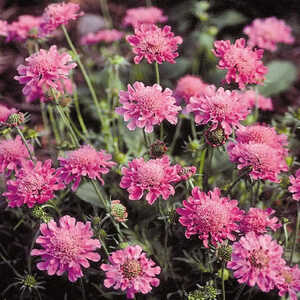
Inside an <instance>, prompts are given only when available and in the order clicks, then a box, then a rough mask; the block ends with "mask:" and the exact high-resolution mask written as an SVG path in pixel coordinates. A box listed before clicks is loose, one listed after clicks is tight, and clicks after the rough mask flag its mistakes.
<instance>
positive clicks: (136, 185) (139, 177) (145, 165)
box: [120, 155, 181, 205]
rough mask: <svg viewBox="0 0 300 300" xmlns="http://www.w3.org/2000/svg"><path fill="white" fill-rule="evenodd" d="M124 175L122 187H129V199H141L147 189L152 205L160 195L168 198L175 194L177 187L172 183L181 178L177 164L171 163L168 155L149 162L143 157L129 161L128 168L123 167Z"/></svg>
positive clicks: (147, 196)
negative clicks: (172, 164)
mask: <svg viewBox="0 0 300 300" xmlns="http://www.w3.org/2000/svg"><path fill="white" fill-rule="evenodd" d="M122 175H123V177H122V179H121V182H120V187H121V188H122V189H127V191H128V192H129V199H130V200H140V199H141V198H142V197H143V194H144V191H147V192H148V193H147V195H146V200H147V201H148V203H149V204H150V205H152V204H153V203H154V202H155V200H156V199H157V198H158V197H159V196H162V197H163V199H164V200H167V199H168V198H169V197H170V196H171V195H174V194H175V189H174V187H173V186H172V183H175V182H178V181H180V180H181V177H180V176H179V175H178V173H177V167H176V165H175V166H171V165H170V159H169V157H168V156H167V155H164V156H163V157H162V158H157V159H150V160H149V161H147V162H146V161H144V159H143V158H136V159H134V160H133V161H131V162H129V163H128V168H125V167H123V168H122Z"/></svg>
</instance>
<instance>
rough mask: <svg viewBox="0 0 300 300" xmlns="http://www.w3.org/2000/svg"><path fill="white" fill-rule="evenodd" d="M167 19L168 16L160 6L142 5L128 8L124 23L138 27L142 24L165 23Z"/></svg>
mask: <svg viewBox="0 0 300 300" xmlns="http://www.w3.org/2000/svg"><path fill="white" fill-rule="evenodd" d="M167 20H168V17H167V16H164V15H163V11H162V10H161V9H160V8H158V7H155V6H151V7H144V6H142V7H137V8H130V9H127V11H126V16H125V17H124V20H123V25H124V26H129V25H131V26H133V27H137V26H140V25H141V24H156V23H164V22H166V21H167Z"/></svg>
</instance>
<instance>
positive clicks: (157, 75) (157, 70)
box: [155, 62, 160, 84]
mask: <svg viewBox="0 0 300 300" xmlns="http://www.w3.org/2000/svg"><path fill="white" fill-rule="evenodd" d="M155 74H156V83H157V84H160V80H159V69H158V63H157V62H155Z"/></svg>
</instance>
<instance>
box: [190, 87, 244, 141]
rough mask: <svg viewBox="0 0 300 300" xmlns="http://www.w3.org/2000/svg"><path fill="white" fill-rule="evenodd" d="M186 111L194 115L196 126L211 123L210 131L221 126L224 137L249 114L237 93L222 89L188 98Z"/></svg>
mask: <svg viewBox="0 0 300 300" xmlns="http://www.w3.org/2000/svg"><path fill="white" fill-rule="evenodd" d="M210 88H211V89H214V87H210ZM212 92H213V91H212ZM186 110H187V112H193V113H194V115H195V122H196V123H197V124H208V123H211V128H210V130H211V131H212V130H215V129H217V128H218V126H221V127H222V128H223V129H224V132H225V134H226V135H230V134H231V133H232V129H233V128H236V127H239V126H240V121H241V120H244V119H245V118H246V117H247V115H248V114H249V112H250V111H249V108H248V107H247V106H246V105H245V104H244V103H243V102H242V100H241V97H240V95H239V93H238V92H236V91H229V90H226V91H225V90H224V89H223V88H219V89H218V90H217V91H216V92H215V93H212V94H211V95H209V94H206V95H203V96H197V97H192V98H190V103H189V104H188V105H187V107H186Z"/></svg>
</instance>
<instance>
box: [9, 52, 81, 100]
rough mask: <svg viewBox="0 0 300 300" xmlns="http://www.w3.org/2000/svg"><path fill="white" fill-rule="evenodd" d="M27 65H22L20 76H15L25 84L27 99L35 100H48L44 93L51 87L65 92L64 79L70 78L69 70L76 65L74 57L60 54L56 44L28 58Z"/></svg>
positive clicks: (24, 91) (24, 90)
mask: <svg viewBox="0 0 300 300" xmlns="http://www.w3.org/2000/svg"><path fill="white" fill-rule="evenodd" d="M26 62H27V65H26V66H24V65H20V66H19V67H18V69H17V70H18V73H19V75H20V76H15V77H14V78H15V79H16V80H18V81H19V83H20V84H25V87H24V88H23V94H24V95H25V96H26V98H27V101H29V102H30V101H33V100H35V99H37V98H39V97H42V98H41V101H46V97H44V94H45V93H46V92H47V91H48V90H49V89H50V88H53V89H56V90H58V91H60V92H62V93H63V92H64V89H63V84H62V81H63V80H66V79H68V76H69V72H70V71H71V70H72V69H74V68H75V67H76V63H74V62H72V57H71V56H70V55H69V54H67V53H62V54H60V53H59V52H58V51H57V48H56V46H51V47H50V49H49V50H48V51H47V50H44V49H41V50H40V51H39V52H37V53H34V54H32V55H31V56H29V57H28V58H26Z"/></svg>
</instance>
